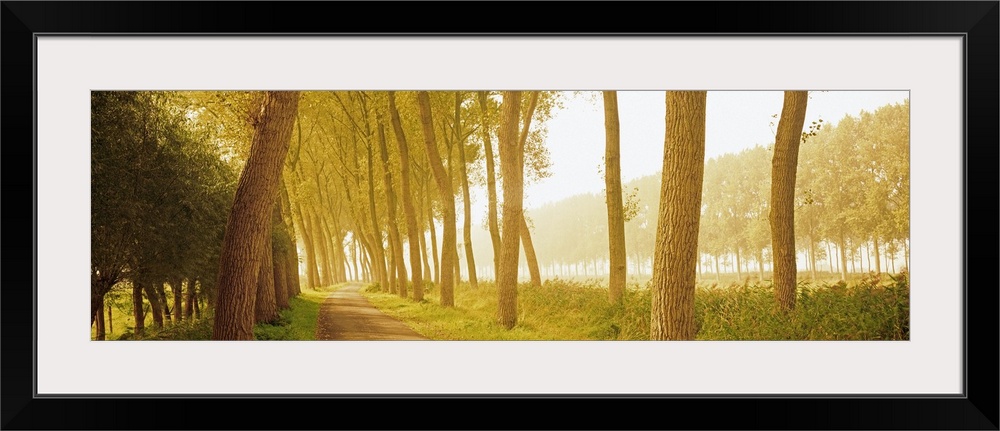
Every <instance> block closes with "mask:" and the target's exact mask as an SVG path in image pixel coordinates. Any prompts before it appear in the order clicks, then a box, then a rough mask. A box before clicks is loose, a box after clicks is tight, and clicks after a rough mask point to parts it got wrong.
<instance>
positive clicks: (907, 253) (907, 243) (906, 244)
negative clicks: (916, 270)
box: [903, 239, 910, 272]
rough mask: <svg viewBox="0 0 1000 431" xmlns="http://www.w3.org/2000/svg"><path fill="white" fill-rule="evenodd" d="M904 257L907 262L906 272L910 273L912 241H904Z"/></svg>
mask: <svg viewBox="0 0 1000 431" xmlns="http://www.w3.org/2000/svg"><path fill="white" fill-rule="evenodd" d="M903 257H904V258H905V260H906V271H907V272H909V271H910V240H909V239H907V240H905V241H903Z"/></svg>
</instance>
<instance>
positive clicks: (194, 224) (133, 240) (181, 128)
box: [90, 89, 910, 342]
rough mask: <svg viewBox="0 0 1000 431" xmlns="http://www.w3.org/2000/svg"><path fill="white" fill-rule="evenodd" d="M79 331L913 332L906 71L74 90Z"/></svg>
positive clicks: (152, 335) (339, 336)
mask: <svg viewBox="0 0 1000 431" xmlns="http://www.w3.org/2000/svg"><path fill="white" fill-rule="evenodd" d="M90 164H91V171H90V172H91V197H90V203H91V217H90V221H91V231H90V238H91V250H90V255H91V266H90V267H91V273H90V275H91V293H90V299H91V303H90V315H91V319H90V320H91V321H90V326H91V331H90V335H91V340H94V341H98V340H116V341H138V340H147V341H152V340H155V341H170V340H204V341H213V340H217V341H222V340H257V341H281V340H291V341H306V340H310V341H311V340H315V341H323V340H372V341H400V342H402V341H446V340H447V341H467V340H468V341H473V340H477V341H502V340H519V341H532V340H535V341H584V340H600V341H671V340H715V341H771V340H786V341H806V340H823V341H837V340H854V341H893V340H900V341H906V340H909V339H910V328H909V322H910V307H909V305H910V285H909V260H910V106H909V92H907V91H834V90H830V91H824V90H815V91H812V90H810V91H804V90H788V91H732V90H726V91H712V90H708V91H669V90H667V91H632V90H629V91H612V90H609V91H590V90H588V91H562V90H560V91H544V90H520V91H514V90H477V89H471V90H466V91H453V90H448V91H444V90H428V91H415V90H405V91H403V90H400V91H385V90H377V91H376V90H373V91H360V90H350V91H346V90H345V91H340V90H331V91H284V90H283V91H258V90H254V91H92V92H91V161H90Z"/></svg>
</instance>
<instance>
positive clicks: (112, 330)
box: [101, 304, 115, 334]
mask: <svg viewBox="0 0 1000 431" xmlns="http://www.w3.org/2000/svg"><path fill="white" fill-rule="evenodd" d="M101 312H102V313H103V312H104V311H101ZM114 320H115V319H114V317H112V316H111V304H108V321H107V326H108V333H109V334H114V333H115V325H114Z"/></svg>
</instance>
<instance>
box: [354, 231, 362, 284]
mask: <svg viewBox="0 0 1000 431" xmlns="http://www.w3.org/2000/svg"><path fill="white" fill-rule="evenodd" d="M351 236H352V240H351V264H352V265H354V281H361V280H363V279H364V277H363V276H362V275H361V271H360V268H359V266H360V265H358V261H359V260H361V259H360V256H358V255H359V254H360V253H361V250H359V248H360V246H359V245H358V238H357V236H354V235H353V234H352V235H351Z"/></svg>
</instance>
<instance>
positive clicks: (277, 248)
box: [189, 200, 291, 310]
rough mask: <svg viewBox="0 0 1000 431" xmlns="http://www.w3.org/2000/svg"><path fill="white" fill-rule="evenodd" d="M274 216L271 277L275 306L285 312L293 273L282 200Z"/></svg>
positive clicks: (275, 207)
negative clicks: (289, 278) (291, 272)
mask: <svg viewBox="0 0 1000 431" xmlns="http://www.w3.org/2000/svg"><path fill="white" fill-rule="evenodd" d="M273 214H274V215H273V216H272V217H273V218H272V223H273V227H272V229H276V230H278V231H279V235H273V236H272V241H273V242H272V243H271V252H272V254H271V259H272V263H273V271H271V276H272V277H273V279H274V281H273V284H274V304H275V306H276V307H277V308H278V310H284V309H286V308H288V291H289V287H288V271H291V269H290V268H289V267H288V266H289V261H288V253H289V251H288V250H287V247H288V244H287V243H286V242H285V241H283V240H284V238H285V235H286V234H287V232H286V231H285V222H284V220H282V218H281V201H280V200H279V201H278V202H275V205H274V212H273ZM189 289H190V287H189Z"/></svg>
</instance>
